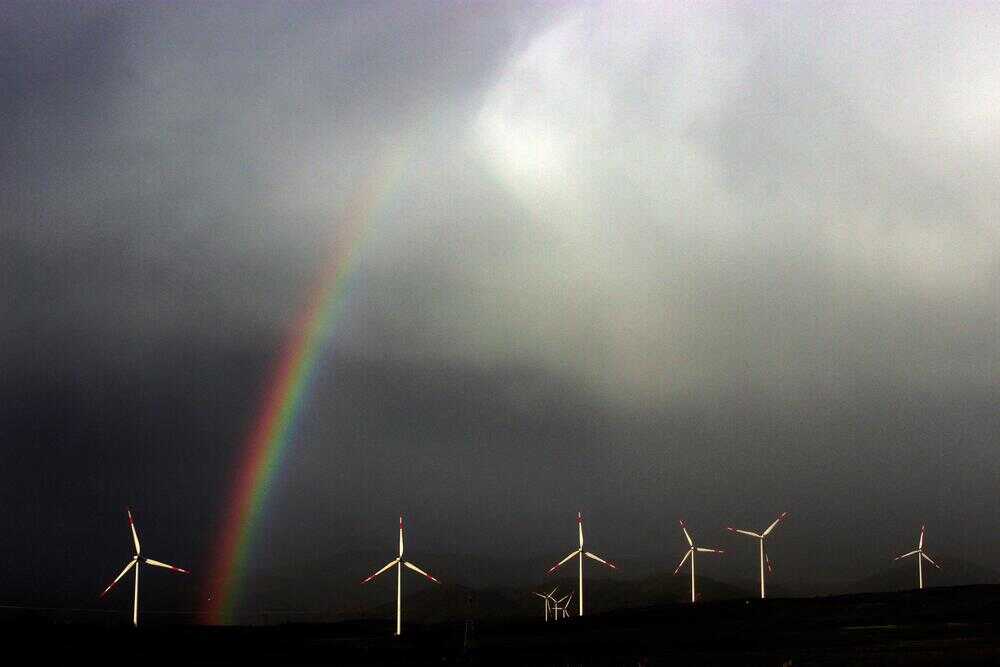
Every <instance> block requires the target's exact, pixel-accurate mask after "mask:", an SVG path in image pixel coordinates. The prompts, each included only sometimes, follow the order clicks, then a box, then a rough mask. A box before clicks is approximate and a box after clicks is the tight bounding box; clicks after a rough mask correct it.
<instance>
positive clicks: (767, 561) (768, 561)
mask: <svg viewBox="0 0 1000 667" xmlns="http://www.w3.org/2000/svg"><path fill="white" fill-rule="evenodd" d="M764 563H765V564H766V565H767V572H768V574H774V568H773V567H772V566H771V558H770V557H769V556H768V555H767V552H766V551H765V552H764Z"/></svg>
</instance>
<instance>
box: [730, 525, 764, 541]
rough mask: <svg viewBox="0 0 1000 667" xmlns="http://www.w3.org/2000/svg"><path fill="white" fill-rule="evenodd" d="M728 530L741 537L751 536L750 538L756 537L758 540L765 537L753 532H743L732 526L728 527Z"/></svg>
mask: <svg viewBox="0 0 1000 667" xmlns="http://www.w3.org/2000/svg"><path fill="white" fill-rule="evenodd" d="M726 530H728V531H729V532H730V533H739V534H740V535H749V536H750V537H756V538H757V539H758V540H759V539H760V538H761V537H763V535H758V534H757V533H755V532H753V531H752V530H741V529H739V528H733V527H731V526H726Z"/></svg>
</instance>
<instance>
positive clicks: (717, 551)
mask: <svg viewBox="0 0 1000 667" xmlns="http://www.w3.org/2000/svg"><path fill="white" fill-rule="evenodd" d="M695 550H697V551H700V552H701V553H704V554H724V553H726V552H725V551H723V550H722V549H709V548H708V547H695Z"/></svg>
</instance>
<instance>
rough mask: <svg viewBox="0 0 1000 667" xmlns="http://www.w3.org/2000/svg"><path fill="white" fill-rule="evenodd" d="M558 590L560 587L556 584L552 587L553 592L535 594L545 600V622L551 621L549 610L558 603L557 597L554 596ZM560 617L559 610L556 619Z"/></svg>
mask: <svg viewBox="0 0 1000 667" xmlns="http://www.w3.org/2000/svg"><path fill="white" fill-rule="evenodd" d="M558 590H559V587H558V586H556V587H555V588H553V589H552V592H551V593H535V595H537V596H538V597H540V598H542V599H543V600H545V622H546V623H548V622H549V610H550V609H552V608H553V607H554V606H555V605H556V599H555V598H554V597H552V596H553V595H555V594H556V591H558ZM550 603H551V604H550ZM558 618H559V616H558V612H557V615H556V619H557V620H558Z"/></svg>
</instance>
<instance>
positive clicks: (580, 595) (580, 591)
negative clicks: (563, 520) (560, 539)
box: [549, 512, 618, 616]
mask: <svg viewBox="0 0 1000 667" xmlns="http://www.w3.org/2000/svg"><path fill="white" fill-rule="evenodd" d="M576 525H577V529H578V532H579V535H580V548H579V549H577V550H576V551H573V552H572V553H570V555H568V556H566V557H565V558H563V559H562V560H561V561H559V562H558V563H556V564H555V565H553V566H552V567H551V568H549V574H552V573H553V572H555V571H556V570H557V569H559V567H561V566H562V565H563V564H564V563H565V562H566V561H568V560H570V559H572V558H575V557H577V556H579V557H580V563H579V570H578V572H579V575H578V577H579V579H578V591H577V600H578V601H579V604H580V616H583V557H584V556H586V557H587V558H590V559H592V560H596V561H597V562H598V563H601V564H603V565H607V566H608V567H610V568H611V569H612V570H617V569H618V568H617V567H616V566H615V564H614V563H611V562H609V561H606V560H604V559H603V558H601V557H600V556H598V555H596V554H592V553H590V552H589V551H584V550H583V514H582V513H581V512H577V513H576Z"/></svg>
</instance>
